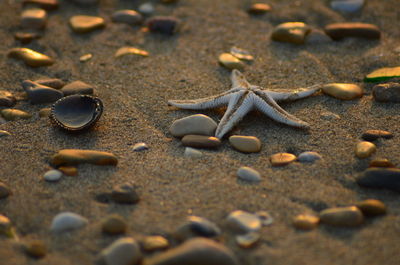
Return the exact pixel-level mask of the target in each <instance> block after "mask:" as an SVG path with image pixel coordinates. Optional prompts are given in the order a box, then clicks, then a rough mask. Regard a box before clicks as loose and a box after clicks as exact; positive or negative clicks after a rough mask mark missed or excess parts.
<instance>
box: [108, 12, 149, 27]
mask: <svg viewBox="0 0 400 265" xmlns="http://www.w3.org/2000/svg"><path fill="white" fill-rule="evenodd" d="M111 19H112V20H113V21H114V22H117V23H126V24H130V25H136V24H140V23H142V21H143V16H142V15H141V14H140V13H138V12H136V11H135V10H130V9H123V10H118V11H116V12H114V13H113V14H112V16H111Z"/></svg>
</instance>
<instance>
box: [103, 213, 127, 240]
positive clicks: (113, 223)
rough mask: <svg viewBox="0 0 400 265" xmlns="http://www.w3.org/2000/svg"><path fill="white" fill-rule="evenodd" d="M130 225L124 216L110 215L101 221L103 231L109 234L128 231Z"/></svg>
mask: <svg viewBox="0 0 400 265" xmlns="http://www.w3.org/2000/svg"><path fill="white" fill-rule="evenodd" d="M127 229H128V225H127V223H126V221H125V220H124V218H122V216H120V215H117V214H113V215H109V216H107V217H106V218H104V220H103V221H102V223H101V231H103V233H106V234H109V235H119V234H123V233H125V232H126V231H127Z"/></svg>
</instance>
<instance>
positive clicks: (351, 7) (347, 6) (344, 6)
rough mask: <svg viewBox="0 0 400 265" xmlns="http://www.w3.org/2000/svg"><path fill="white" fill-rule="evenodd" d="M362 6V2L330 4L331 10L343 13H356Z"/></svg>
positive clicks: (339, 0)
mask: <svg viewBox="0 0 400 265" xmlns="http://www.w3.org/2000/svg"><path fill="white" fill-rule="evenodd" d="M363 5H364V0H335V1H332V2H331V7H332V9H334V10H336V11H339V12H345V13H353V12H357V11H359V10H360V9H361V8H362V6H363Z"/></svg>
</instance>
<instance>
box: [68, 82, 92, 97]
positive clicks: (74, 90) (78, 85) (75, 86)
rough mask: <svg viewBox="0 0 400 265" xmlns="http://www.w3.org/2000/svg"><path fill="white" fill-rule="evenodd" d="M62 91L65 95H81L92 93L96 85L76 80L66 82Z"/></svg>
mask: <svg viewBox="0 0 400 265" xmlns="http://www.w3.org/2000/svg"><path fill="white" fill-rule="evenodd" d="M61 91H62V92H63V93H64V95H65V96H69V95H75V94H81V95H92V94H93V91H94V87H93V86H92V85H89V84H87V83H85V82H82V81H79V80H78V81H74V82H71V83H69V84H66V85H65V86H64V87H63V88H62V89H61Z"/></svg>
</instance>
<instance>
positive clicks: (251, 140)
mask: <svg viewBox="0 0 400 265" xmlns="http://www.w3.org/2000/svg"><path fill="white" fill-rule="evenodd" d="M229 143H230V144H231V145H232V147H233V148H235V149H236V150H238V151H240V152H243V153H257V152H260V150H261V141H260V140H259V139H258V138H257V137H255V136H242V135H232V136H231V137H229Z"/></svg>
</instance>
